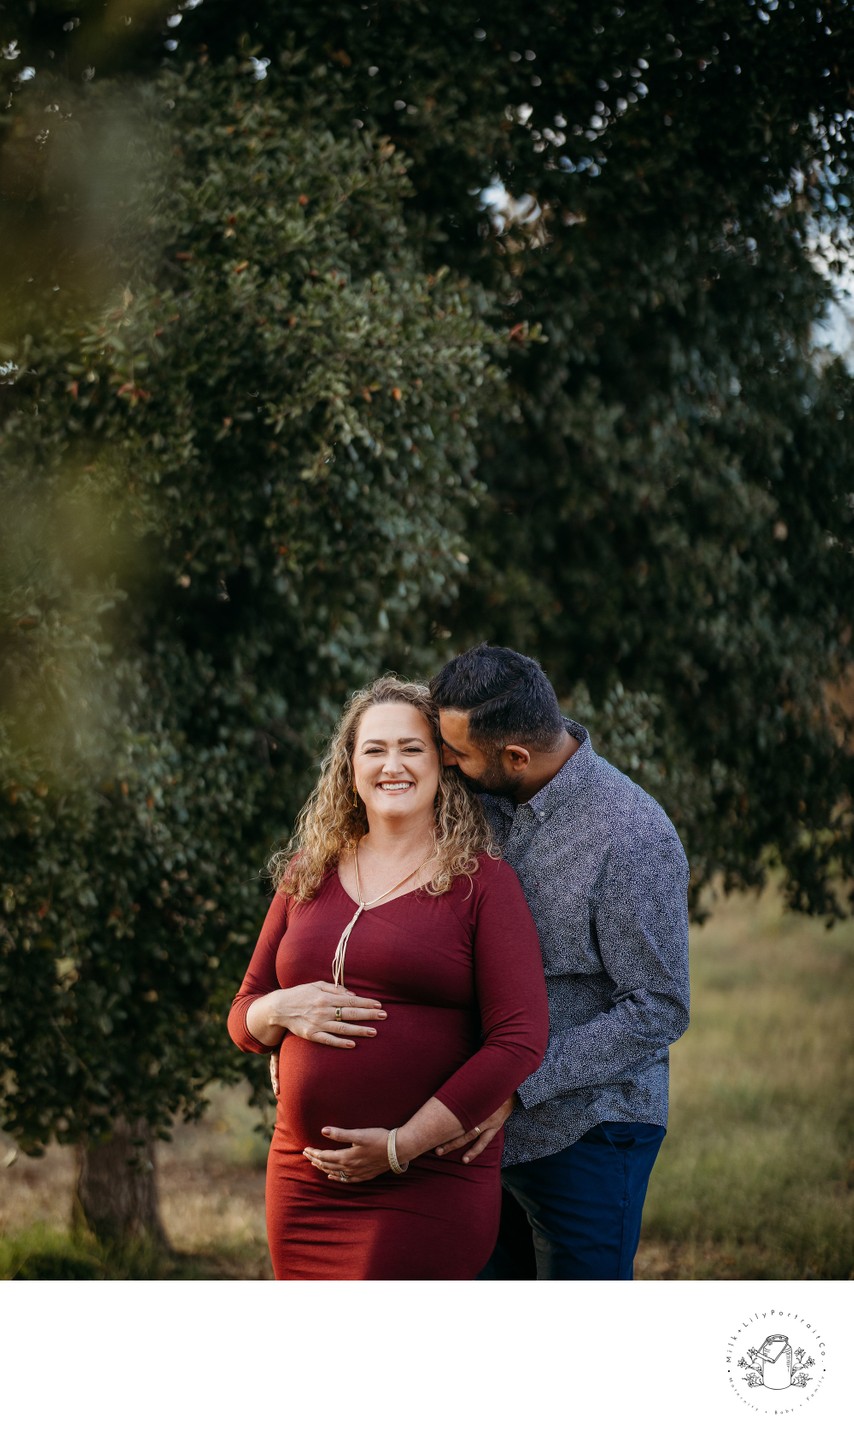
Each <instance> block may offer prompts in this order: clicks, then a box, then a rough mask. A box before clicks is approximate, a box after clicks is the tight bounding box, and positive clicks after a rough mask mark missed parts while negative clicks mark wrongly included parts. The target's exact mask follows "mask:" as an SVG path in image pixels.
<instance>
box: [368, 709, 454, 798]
mask: <svg viewBox="0 0 854 1438" xmlns="http://www.w3.org/2000/svg"><path fill="white" fill-rule="evenodd" d="M353 776H354V779H355V784H356V789H357V790H358V793H359V797H360V799H361V800H362V802H363V804H364V806H365V809H366V810H367V815H368V823H369V824H370V823H371V820H372V819H373V818H382V819H387V818H388V819H390V818H397V817H400V818H407V819H414V818H417V817H419V816H420V815H421V814H423V815H424V817H425V818H429V820H430V822H431V823H432V821H433V801H434V799H435V797H436V790H437V788H438V786H439V751H438V749H437V747H436V742H435V740H434V738H433V734H432V731H431V729H430V725H429V724H428V722H427V720H426V719H425V717H424V715H423V714H422V713H421V712H420V711H419V710H418V709H416V708H414V707H413V705H412V704H374V705H372V706H371V708H370V709H367V710H366V711H365V713H364V714H363V715H362V718H361V720H360V722H359V727H358V729H357V731H356V742H355V744H354V746H353Z"/></svg>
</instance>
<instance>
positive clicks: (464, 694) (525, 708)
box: [430, 644, 566, 750]
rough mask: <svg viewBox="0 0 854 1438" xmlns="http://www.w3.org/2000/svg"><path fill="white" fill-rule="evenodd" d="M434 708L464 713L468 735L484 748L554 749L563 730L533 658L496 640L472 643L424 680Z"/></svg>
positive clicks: (551, 693)
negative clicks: (513, 745) (523, 747)
mask: <svg viewBox="0 0 854 1438" xmlns="http://www.w3.org/2000/svg"><path fill="white" fill-rule="evenodd" d="M430 693H431V694H432V696H433V699H434V701H435V702H436V704H437V705H438V706H439V708H440V709H460V710H462V711H463V712H464V713H465V714H467V715H468V723H469V735H470V736H471V738H472V739H473V741H474V742H475V743H476V744H483V743H485V744H486V746H487V747H489V748H497V747H502V746H503V745H504V744H525V745H528V746H529V747H530V748H532V749H545V750H551V749H556V748H557V746H558V744H559V743H560V741H561V739H562V737H563V735H564V734H565V732H566V731H565V729H564V724H563V719H562V718H561V712H560V706H559V705H558V702H557V695H556V694H555V692H554V689H553V688H552V686H551V684H550V683H549V681H548V679H547V678H546V676H545V674H544V673H543V671H542V669H541V668H540V666H539V664H538V663H537V661H536V659H529V658H528V656H527V655H526V654H517V652H516V650H515V649H504V648H502V646H501V645H500V644H476V645H475V647H474V648H473V649H467V650H466V652H465V653H464V654H458V655H457V657H456V659H451V660H449V661H448V663H447V664H446V665H445V666H444V668H442V669H440V670H439V673H438V674H437V675H436V676H435V677H434V678H433V679H431V681H430Z"/></svg>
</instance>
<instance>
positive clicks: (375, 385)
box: [0, 71, 499, 1149]
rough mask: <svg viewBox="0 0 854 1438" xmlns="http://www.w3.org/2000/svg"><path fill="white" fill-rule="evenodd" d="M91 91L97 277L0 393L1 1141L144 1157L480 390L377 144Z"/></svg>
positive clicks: (294, 118)
mask: <svg viewBox="0 0 854 1438" xmlns="http://www.w3.org/2000/svg"><path fill="white" fill-rule="evenodd" d="M93 93H95V92H93ZM42 98H43V95H40V96H39V99H42ZM92 103H93V109H91V110H90V109H89V108H88V107H87V104H86V102H85V100H80V101H79V103H78V108H77V112H76V113H75V114H74V116H73V117H72V120H69V123H73V125H74V126H75V134H76V135H78V136H81V137H82V138H81V140H80V143H83V144H85V143H86V137H87V133H88V134H91V132H92V131H93V130H95V131H98V130H99V127H103V126H111V125H118V127H119V133H120V134H121V135H122V136H124V137H125V140H124V141H123V143H126V144H127V145H128V147H129V148H128V153H129V155H130V156H134V155H136V154H138V153H140V151H141V150H144V151H145V152H146V153H147V154H149V155H150V156H151V157H153V158H152V159H151V160H150V161H147V162H146V164H145V165H144V166H143V167H142V170H141V174H140V176H139V182H138V184H136V185H135V186H131V187H130V188H129V189H128V190H126V191H124V192H121V191H119V199H118V200H117V201H116V203H115V205H114V206H113V209H112V210H111V213H110V216H109V225H108V227H107V229H108V232H109V234H110V236H111V246H110V248H109V250H108V253H107V256H106V263H107V266H108V268H109V270H110V272H111V273H112V274H117V273H119V272H121V273H122V276H123V284H122V286H121V288H120V289H119V291H118V293H117V294H115V296H114V297H113V299H112V301H111V303H110V304H109V305H108V307H107V309H106V310H103V309H102V308H101V307H100V305H96V306H93V304H92V300H91V289H90V288H89V287H88V286H87V285H80V286H79V287H77V288H76V289H75V288H73V287H72V293H71V295H70V297H69V298H68V299H67V300H66V303H65V310H64V313H63V314H62V315H61V323H59V324H57V323H56V322H55V321H52V320H51V317H50V316H49V315H48V316H47V318H46V317H45V313H44V308H43V307H42V308H41V309H40V307H39V304H38V303H35V304H30V305H28V306H27V307H26V308H25V309H23V310H22V311H21V312H20V313H21V314H23V317H24V323H19V334H18V337H17V339H16V340H15V341H14V342H13V343H12V344H10V347H9V350H8V354H9V361H7V364H8V366H9V369H8V377H9V378H10V380H11V381H13V382H10V383H7V385H6V392H5V394H4V396H3V399H4V419H5V423H4V428H3V435H2V450H0V455H2V464H3V472H4V512H5V520H6V523H5V525H4V547H5V550H6V553H5V555H4V559H5V561H6V562H5V564H4V569H3V573H4V585H3V592H2V596H0V603H1V604H2V614H3V633H4V647H3V652H2V661H0V662H2V666H3V692H4V696H5V698H6V706H5V717H4V720H3V728H2V731H0V793H2V796H3V797H2V808H0V843H2V846H3V850H4V854H6V855H8V861H7V862H6V863H5V865H4V908H5V914H4V919H3V926H2V930H0V937H2V949H3V957H2V961H0V1010H2V1015H3V1018H2V1027H0V1053H2V1057H3V1060H4V1064H5V1066H7V1067H8V1071H9V1074H10V1078H9V1080H8V1082H7V1084H6V1087H5V1092H4V1094H3V1100H2V1102H3V1121H4V1124H5V1126H6V1127H7V1128H8V1129H9V1131H10V1132H12V1133H14V1134H15V1135H16V1136H18V1137H19V1139H20V1141H21V1143H22V1145H25V1146H26V1145H29V1147H30V1148H31V1149H32V1147H33V1146H34V1145H39V1144H43V1143H44V1142H45V1141H46V1140H47V1138H48V1137H49V1135H50V1134H52V1133H57V1134H58V1135H59V1136H60V1137H61V1138H63V1139H65V1140H68V1141H71V1140H79V1139H81V1138H93V1137H95V1136H97V1134H98V1133H99V1132H105V1131H107V1130H109V1128H110V1126H111V1124H112V1122H113V1120H114V1118H115V1116H116V1114H117V1113H122V1114H124V1115H125V1116H126V1117H127V1118H129V1119H131V1120H133V1119H135V1118H144V1119H146V1120H147V1121H148V1122H149V1123H150V1124H151V1125H152V1127H153V1128H154V1130H155V1131H156V1132H160V1133H161V1134H164V1135H165V1134H166V1133H167V1132H168V1128H169V1125H170V1123H171V1120H172V1117H173V1116H174V1115H175V1114H176V1113H178V1112H184V1113H187V1114H190V1115H192V1114H193V1113H195V1112H197V1111H198V1108H199V1105H200V1103H201V1102H202V1099H201V1094H202V1089H203V1086H204V1084H205V1082H206V1081H207V1079H208V1078H209V1077H210V1076H211V1074H212V1073H215V1072H216V1073H222V1072H223V1071H228V1070H229V1066H230V1069H231V1071H232V1072H237V1071H238V1070H239V1066H240V1064H241V1063H242V1060H240V1059H239V1058H238V1056H237V1055H236V1053H235V1052H234V1051H231V1052H229V1046H228V1044H227V1040H226V1039H225V1037H224V1017H225V1010H226V1008H227V1002H228V999H229V997H230V995H231V994H232V993H233V992H234V989H235V987H236V983H237V979H238V977H239V975H240V973H241V972H242V969H243V966H244V965H245V962H246V959H247V956H248V954H249V952H251V946H252V942H253V940H254V934H255V933H256V932H257V928H258V925H259V921H260V917H261V914H262V912H263V900H262V899H261V896H260V894H259V891H258V887H257V884H256V882H255V880H254V877H253V875H254V874H255V873H257V871H258V869H259V866H260V864H261V863H262V862H263V858H264V856H265V853H266V852H267V851H268V850H269V847H270V846H271V845H272V843H273V842H274V841H275V840H276V839H277V838H280V837H281V836H282V834H283V833H284V832H285V831H286V829H287V826H288V824H289V821H290V818H291V816H292V814H293V812H294V809H295V807H296V805H297V803H298V802H299V801H301V799H302V798H303V797H304V794H305V791H306V789H307V788H308V786H309V784H310V782H311V763H312V760H313V757H314V755H315V754H316V752H317V747H318V744H319V742H320V738H321V735H322V733H323V730H324V728H325V726H326V725H327V724H328V721H329V718H330V715H331V713H332V712H333V710H335V709H337V708H338V706H339V704H340V701H341V699H342V698H343V697H344V695H345V694H346V692H347V691H348V690H349V689H351V688H352V687H353V686H354V685H355V684H357V683H360V682H362V681H363V680H364V679H366V678H367V677H368V676H370V675H373V674H374V673H375V672H376V670H377V669H378V668H382V667H383V665H384V663H385V662H386V656H387V655H390V652H391V649H392V648H393V647H394V646H396V645H397V639H396V637H394V636H395V633H396V630H397V629H398V628H399V627H400V626H401V624H402V623H403V621H404V620H405V619H406V618H407V617H408V616H409V615H410V614H411V613H412V612H413V611H415V610H416V609H417V608H418V607H419V606H421V605H422V604H423V603H424V602H425V600H427V601H428V602H436V601H437V600H438V597H439V595H440V594H441V593H443V592H446V591H447V590H448V589H449V588H453V587H454V585H455V584H456V583H457V581H458V579H459V576H460V574H461V573H462V572H463V569H464V564H465V558H464V556H463V555H462V553H461V546H460V540H459V529H460V525H461V520H462V513H463V511H464V509H465V507H466V505H468V504H469V503H471V500H472V496H473V493H474V488H473V478H472V472H473V468H474V461H475V447H474V431H475V429H476V425H477V422H478V416H479V414H480V413H481V412H483V410H484V409H485V408H488V405H489V403H492V404H494V403H495V402H496V399H497V395H498V392H499V384H498V375H497V371H496V370H495V368H494V365H493V363H492V360H491V358H490V350H491V349H492V348H493V339H492V334H491V332H490V331H489V330H488V329H487V328H486V327H485V325H484V323H483V321H482V320H481V319H480V318H479V317H478V315H477V314H476V313H475V308H474V304H473V299H472V295H471V291H470V287H468V286H466V285H465V284H462V283H457V282H454V281H453V280H451V279H450V278H449V277H447V276H444V277H443V276H442V275H441V274H438V273H425V272H423V271H422V270H421V269H420V268H419V264H418V259H417V256H416V255H415V254H414V253H413V252H412V250H411V248H409V247H408V245H407V237H406V230H405V225H404V222H403V218H402V207H403V203H404V200H405V197H406V194H407V190H408V181H407V176H406V168H405V165H404V164H403V163H402V162H401V160H400V158H399V156H398V155H397V153H396V151H395V149H394V147H393V146H392V145H390V144H389V143H388V142H385V141H383V140H382V139H371V138H370V137H367V136H365V137H362V136H354V137H352V138H350V139H348V140H347V141H346V142H341V141H340V140H335V139H333V137H332V136H331V135H330V134H329V133H328V132H327V131H326V130H324V129H322V128H320V127H319V126H318V125H317V124H316V123H314V122H308V123H305V122H302V121H301V120H300V118H299V116H298V115H297V114H296V113H295V112H294V110H293V109H292V108H289V107H287V106H285V105H283V104H281V103H279V102H278V101H277V100H276V99H275V98H273V97H268V96H265V95H264V94H262V93H260V92H257V91H255V92H252V91H249V92H248V93H247V91H246V90H245V87H244V86H242V85H241V84H240V83H238V82H237V81H235V79H234V77H233V76H230V75H229V74H228V73H227V71H224V72H220V73H217V74H213V73H211V74H210V77H207V76H205V77H196V79H195V82H194V84H193V86H192V87H188V86H185V85H184V84H183V83H182V82H181V81H180V80H178V79H177V78H170V77H167V78H165V79H164V80H163V81H162V82H160V83H159V84H157V85H154V86H152V87H149V88H148V89H147V90H145V91H144V93H142V92H141V93H135V94H133V95H132V96H131V97H130V98H127V97H124V98H123V97H121V96H120V95H119V93H118V92H116V91H114V90H112V89H111V88H110V87H107V88H106V89H102V90H101V91H99V92H97V93H95V99H94V100H93V102H92ZM25 122H26V115H25V112H24V111H23V110H22V111H21V112H20V116H19V120H18V126H19V138H20V133H21V132H22V131H23V130H25ZM30 123H31V124H32V125H33V126H34V125H36V124H37V123H39V105H38V104H35V105H34V107H33V111H32V113H31V115H30ZM60 136H61V140H60V141H59V142H58V143H60V144H61V146H64V147H65V148H66V149H67V148H68V147H69V146H70V147H71V148H72V149H73V146H74V136H72V137H71V139H69V136H68V135H67V134H66V133H64V132H63V131H62V130H61V128H60ZM102 138H103V137H102ZM104 143H105V145H106V140H105V141H104ZM79 159H80V165H81V167H82V168H83V169H84V171H85V154H84V155H83V156H82V157H79ZM51 175H54V176H55V171H52V170H51V168H50V167H49V166H48V167H47V169H46V171H45V178H44V179H43V184H44V185H45V186H46V187H47V188H48V190H49V187H50V185H51V184H54V186H56V184H57V181H56V180H55V178H54V179H53V180H51V178H50V177H51ZM95 188H96V189H97V186H96V187H95ZM72 198H75V200H76V203H77V204H78V205H79V206H80V207H81V210H82V213H80V212H78V215H77V219H78V224H79V225H80V226H81V228H83V229H85V227H86V222H87V220H91V218H92V215H91V209H90V211H89V213H88V214H87V212H86V208H85V204H86V203H87V202H89V203H90V204H91V203H92V202H91V191H90V190H87V188H86V186H85V185H83V186H81V187H80V188H79V189H78V190H77V191H76V192H75V194H74V196H73V197H72ZM47 199H48V200H50V199H51V194H50V193H48V196H47ZM53 200H54V202H56V194H55V193H54V194H53ZM96 200H97V202H98V203H100V198H99V196H96ZM45 203H47V201H45ZM97 233H98V236H99V241H100V239H101V238H102V237H103V234H104V233H105V231H104V229H103V228H99V230H98V231H97ZM253 1069H254V1072H255V1075H256V1081H257V1082H259V1083H263V1076H262V1075H260V1070H259V1067H258V1065H257V1064H256V1065H253Z"/></svg>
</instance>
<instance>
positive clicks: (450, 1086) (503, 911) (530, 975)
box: [434, 859, 549, 1131]
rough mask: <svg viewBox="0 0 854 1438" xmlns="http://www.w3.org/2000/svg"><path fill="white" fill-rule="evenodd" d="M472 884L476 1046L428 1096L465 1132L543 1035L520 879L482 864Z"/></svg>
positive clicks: (501, 1094)
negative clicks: (478, 1039)
mask: <svg viewBox="0 0 854 1438" xmlns="http://www.w3.org/2000/svg"><path fill="white" fill-rule="evenodd" d="M474 884H475V888H474V892H473V893H472V896H471V899H470V900H469V902H470V903H471V904H472V905H474V913H473V923H472V938H473V958H474V973H475V986H476V992H477V999H478V1004H479V1007H480V1021H481V1030H482V1034H483V1041H482V1044H481V1047H480V1048H479V1049H478V1051H477V1053H475V1054H473V1055H472V1057H471V1058H470V1059H468V1060H467V1061H466V1063H464V1064H463V1066H462V1068H459V1069H457V1071H456V1073H454V1074H452V1075H451V1077H450V1078H449V1079H448V1080H447V1081H446V1082H445V1083H444V1084H443V1085H442V1087H441V1088H440V1089H439V1090H438V1091H437V1092H436V1094H435V1095H434V1097H435V1098H437V1099H439V1100H440V1101H441V1102H442V1103H443V1104H444V1105H445V1107H446V1108H449V1109H450V1110H451V1112H452V1113H453V1114H454V1116H455V1117H456V1118H457V1119H459V1121H460V1124H461V1125H462V1127H463V1129H464V1130H466V1131H468V1130H469V1129H472V1128H474V1126H475V1124H478V1123H482V1122H483V1120H484V1119H485V1118H489V1115H490V1114H492V1113H494V1112H495V1110H496V1109H497V1108H499V1107H500V1105H501V1104H502V1103H504V1101H505V1099H508V1098H509V1097H510V1095H511V1094H512V1093H514V1092H515V1090H516V1089H517V1088H518V1086H519V1084H520V1083H522V1081H523V1080H524V1079H526V1078H527V1077H528V1075H529V1074H531V1073H533V1071H534V1070H535V1069H536V1068H537V1067H538V1066H539V1064H540V1063H541V1062H542V1058H543V1054H544V1053H545V1049H546V1043H547V1041H548V1033H549V1011H548V1000H547V997H546V984H545V978H544V976H543V962H542V957H541V955H540V944H539V940H538V938H537V931H536V928H535V927H534V921H533V919H532V918H531V912H530V910H529V908H528V905H527V903H526V902H525V896H524V894H523V893H522V886H521V884H520V883H519V880H518V879H517V877H516V875H515V873H514V872H513V870H512V869H511V868H510V865H509V864H505V863H500V862H497V861H495V860H489V859H482V860H481V868H480V870H479V872H478V874H477V875H476V876H475V879H474ZM470 922H471V921H470Z"/></svg>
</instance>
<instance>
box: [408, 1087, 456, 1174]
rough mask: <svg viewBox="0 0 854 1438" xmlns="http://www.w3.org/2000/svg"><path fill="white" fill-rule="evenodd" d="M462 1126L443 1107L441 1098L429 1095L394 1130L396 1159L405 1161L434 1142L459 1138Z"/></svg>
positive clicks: (436, 1143) (435, 1143)
mask: <svg viewBox="0 0 854 1438" xmlns="http://www.w3.org/2000/svg"><path fill="white" fill-rule="evenodd" d="M462 1134H463V1128H462V1126H461V1124H460V1121H459V1119H458V1118H457V1117H456V1116H455V1115H454V1114H452V1113H451V1110H450V1109H449V1108H446V1107H445V1105H444V1104H443V1103H442V1101H441V1099H438V1098H431V1099H428V1100H427V1102H426V1103H425V1104H423V1105H422V1107H421V1108H420V1109H419V1110H418V1112H417V1113H415V1114H413V1115H412V1118H411V1119H408V1120H407V1122H406V1123H405V1124H403V1125H402V1126H401V1127H400V1128H399V1129H398V1130H397V1135H396V1138H395V1146H396V1148H397V1158H398V1162H399V1163H401V1164H404V1163H408V1162H409V1160H410V1159H412V1158H418V1157H420V1155H421V1154H422V1153H427V1152H429V1150H430V1149H433V1148H436V1147H437V1145H438V1144H441V1143H448V1142H449V1141H450V1140H451V1139H452V1138H460V1137H461V1136H462Z"/></svg>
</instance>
